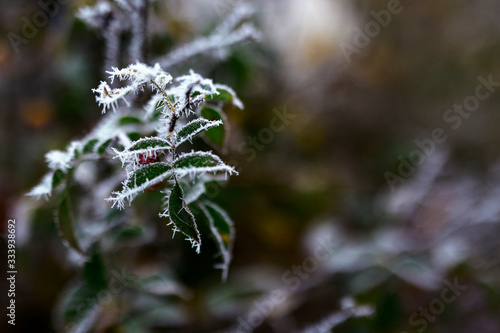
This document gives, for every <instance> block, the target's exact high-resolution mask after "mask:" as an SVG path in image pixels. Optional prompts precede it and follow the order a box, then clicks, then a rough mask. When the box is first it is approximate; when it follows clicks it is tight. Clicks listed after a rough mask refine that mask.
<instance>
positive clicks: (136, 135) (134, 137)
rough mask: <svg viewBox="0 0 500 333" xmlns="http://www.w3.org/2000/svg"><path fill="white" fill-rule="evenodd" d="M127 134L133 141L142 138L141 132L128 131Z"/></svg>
mask: <svg viewBox="0 0 500 333" xmlns="http://www.w3.org/2000/svg"><path fill="white" fill-rule="evenodd" d="M127 136H128V138H129V139H130V140H132V141H137V140H139V139H140V138H141V134H140V133H138V132H130V133H127Z"/></svg>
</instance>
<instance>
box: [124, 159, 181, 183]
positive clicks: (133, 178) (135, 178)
mask: <svg viewBox="0 0 500 333" xmlns="http://www.w3.org/2000/svg"><path fill="white" fill-rule="evenodd" d="M171 170H172V167H171V166H170V165H169V164H167V163H164V162H158V163H151V164H147V165H145V166H143V167H142V168H140V169H137V170H136V171H135V172H133V173H132V174H131V175H130V176H129V178H127V182H126V184H127V186H128V187H129V188H132V187H140V186H142V185H144V184H145V183H146V182H148V181H153V180H154V179H155V178H159V177H161V180H159V181H163V180H164V179H165V177H164V176H165V174H166V173H169V174H170V171H171ZM159 181H158V182H159ZM154 183H156V182H153V183H152V184H151V185H153V184H154Z"/></svg>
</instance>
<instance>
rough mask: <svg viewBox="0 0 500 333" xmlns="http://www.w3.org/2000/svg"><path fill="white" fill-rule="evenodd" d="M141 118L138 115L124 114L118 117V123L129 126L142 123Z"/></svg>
mask: <svg viewBox="0 0 500 333" xmlns="http://www.w3.org/2000/svg"><path fill="white" fill-rule="evenodd" d="M140 123H141V120H140V119H139V118H137V117H133V116H124V117H121V118H120V119H118V125H119V126H127V125H133V124H140Z"/></svg>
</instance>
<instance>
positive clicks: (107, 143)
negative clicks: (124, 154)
mask: <svg viewBox="0 0 500 333" xmlns="http://www.w3.org/2000/svg"><path fill="white" fill-rule="evenodd" d="M110 142H111V139H109V140H106V141H105V142H104V143H102V144H101V145H100V146H99V148H97V153H98V154H99V155H102V154H104V152H105V151H106V148H108V146H109V143H110Z"/></svg>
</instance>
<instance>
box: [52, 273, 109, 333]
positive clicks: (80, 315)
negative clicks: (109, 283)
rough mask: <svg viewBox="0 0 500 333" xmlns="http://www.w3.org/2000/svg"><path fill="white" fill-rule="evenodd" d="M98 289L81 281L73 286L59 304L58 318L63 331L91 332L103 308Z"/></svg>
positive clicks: (74, 332)
mask: <svg viewBox="0 0 500 333" xmlns="http://www.w3.org/2000/svg"><path fill="white" fill-rule="evenodd" d="M97 293H98V292H97V291H96V290H95V289H93V288H91V287H90V286H88V285H87V284H86V283H83V282H80V283H78V284H77V285H76V286H74V287H73V288H71V289H70V290H69V291H68V292H67V293H66V295H64V296H63V298H62V300H61V301H60V303H59V304H58V309H57V311H56V319H57V321H58V325H59V326H60V327H61V331H62V332H72V333H87V332H90V331H91V329H92V327H93V325H94V323H95V322H96V320H97V319H98V317H99V312H100V311H101V309H102V306H103V304H102V300H101V303H99V299H98V297H97Z"/></svg>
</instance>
